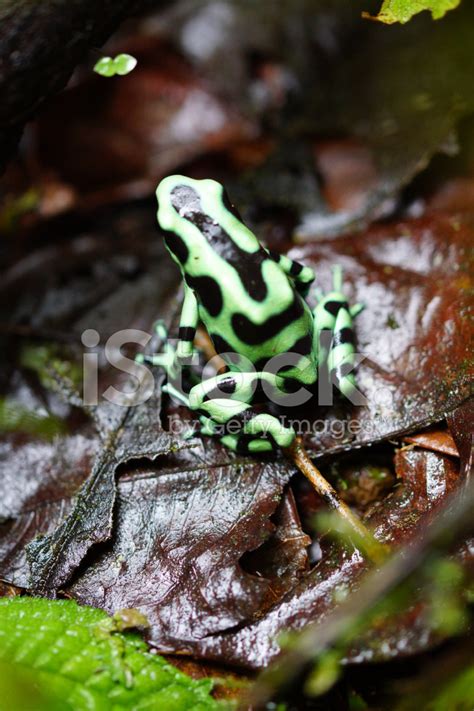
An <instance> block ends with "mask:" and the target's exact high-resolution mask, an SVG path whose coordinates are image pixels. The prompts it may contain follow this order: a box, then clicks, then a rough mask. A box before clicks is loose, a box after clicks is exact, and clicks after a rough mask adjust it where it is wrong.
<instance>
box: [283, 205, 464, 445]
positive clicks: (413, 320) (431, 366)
mask: <svg viewBox="0 0 474 711" xmlns="http://www.w3.org/2000/svg"><path fill="white" fill-rule="evenodd" d="M473 228H474V225H473V223H472V220H471V219H470V218H469V217H467V216H465V217H464V218H460V217H458V216H456V215H452V216H448V215H434V216H432V217H426V218H423V219H419V220H412V221H405V222H399V223H394V224H389V225H386V226H374V227H372V228H371V229H370V230H368V231H367V233H366V234H363V235H355V236H350V237H340V238H337V239H328V240H323V241H321V242H318V243H316V244H312V245H308V246H307V247H304V248H303V247H300V248H295V249H293V250H292V252H291V255H292V256H293V257H294V258H296V259H298V260H300V261H302V262H304V263H305V264H310V265H311V266H312V267H313V268H314V269H315V272H316V280H317V284H318V287H319V288H322V289H323V291H329V290H330V288H331V266H332V265H334V264H340V265H341V266H342V268H343V270H344V282H345V284H346V286H345V293H346V295H347V296H348V297H349V300H350V302H351V303H356V302H362V303H364V304H365V309H364V311H363V312H362V313H361V314H360V315H359V316H358V317H357V319H356V321H355V333H356V350H357V351H358V353H360V354H362V355H363V357H364V359H363V360H362V362H361V364H360V366H359V367H358V370H357V383H358V385H359V388H360V390H361V392H362V393H363V395H364V396H365V397H366V399H367V404H366V405H364V406H360V407H359V406H357V407H356V406H350V405H349V404H347V403H346V404H344V403H335V404H334V405H333V406H332V407H330V408H325V409H322V408H321V409H319V410H316V412H315V411H314V406H313V410H311V408H310V407H308V408H306V413H305V415H303V414H301V415H300V417H302V418H303V417H305V416H306V415H307V417H308V423H307V424H306V427H308V429H309V432H310V433H309V434H308V435H306V444H307V446H308V447H309V448H311V449H312V450H313V451H314V452H315V454H317V455H322V454H328V452H335V451H339V450H344V449H351V448H354V447H357V446H359V445H363V444H369V443H370V444H372V443H374V442H377V441H378V440H380V439H383V438H388V437H396V436H398V435H400V434H402V433H405V432H407V431H410V430H411V431H416V430H418V429H421V428H422V427H426V426H427V425H429V424H432V423H434V422H437V421H440V420H442V419H443V418H444V417H445V414H446V413H447V412H450V411H453V410H454V409H455V408H456V407H457V406H458V405H460V404H461V403H462V402H463V401H464V400H466V399H467V398H468V397H469V396H470V394H471V392H472V360H471V357H470V346H469V343H470V339H471V324H470V321H469V310H470V303H471V297H470V294H469V289H470V285H471V283H472V273H473V270H472V266H471V262H470V259H471V257H470V245H471V244H472V239H473ZM318 430H319V431H318Z"/></svg>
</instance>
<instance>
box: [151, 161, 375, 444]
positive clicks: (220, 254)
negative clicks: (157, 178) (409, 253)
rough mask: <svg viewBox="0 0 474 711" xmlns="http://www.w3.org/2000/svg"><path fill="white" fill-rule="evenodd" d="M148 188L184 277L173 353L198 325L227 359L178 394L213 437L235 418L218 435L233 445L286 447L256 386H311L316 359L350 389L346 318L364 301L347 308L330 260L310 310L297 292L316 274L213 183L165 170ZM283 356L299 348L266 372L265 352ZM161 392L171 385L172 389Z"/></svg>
mask: <svg viewBox="0 0 474 711" xmlns="http://www.w3.org/2000/svg"><path fill="white" fill-rule="evenodd" d="M156 194H157V198H158V205H159V209H158V222H159V224H160V227H161V228H162V230H163V231H164V233H165V238H164V239H165V244H166V247H167V249H168V251H169V253H170V255H171V257H172V258H173V260H174V261H175V262H176V263H177V265H178V266H179V268H180V270H181V274H182V277H183V282H184V302H183V306H182V311H181V318H180V325H179V342H178V347H177V349H176V351H173V354H172V355H173V357H174V358H176V359H178V360H179V359H184V358H186V357H188V356H190V355H191V354H192V352H193V341H194V337H195V333H196V328H197V326H198V324H199V323H200V322H201V323H202V324H203V325H204V326H205V328H206V330H207V332H208V334H209V337H210V338H211V340H212V343H213V345H214V348H215V350H216V353H218V354H220V355H223V358H224V360H225V362H226V364H227V366H228V372H226V373H222V374H219V375H217V376H215V377H212V378H210V379H208V380H205V381H203V382H201V383H198V384H197V385H195V386H194V387H193V388H192V389H191V390H190V392H189V395H188V396H187V397H185V398H184V399H183V397H181V400H182V401H184V402H185V403H186V404H187V405H188V406H189V407H190V408H191V409H192V410H195V411H197V412H198V413H199V415H200V421H201V425H202V429H201V432H202V433H203V434H210V435H212V434H218V431H219V430H220V429H222V425H225V424H226V423H228V422H229V421H230V420H231V419H233V418H237V419H238V420H239V421H240V422H241V429H240V431H239V433H238V434H235V433H225V434H224V435H223V436H221V441H222V442H223V444H224V445H226V446H227V447H229V448H230V449H232V450H234V451H244V452H265V451H270V450H272V449H273V448H274V447H275V445H278V446H281V447H287V446H289V445H290V444H291V442H292V440H293V438H294V437H295V431H294V429H293V428H291V427H285V426H284V425H283V424H282V423H281V421H280V420H279V419H278V418H277V417H275V416H273V415H271V414H267V413H262V412H259V411H257V410H256V409H255V408H254V407H253V406H252V401H253V398H254V393H255V391H256V390H257V391H258V390H259V388H258V387H257V386H258V385H262V384H263V382H265V383H266V384H267V386H268V387H270V388H272V387H274V388H275V389H276V390H277V391H278V392H280V393H281V392H288V393H291V392H292V391H294V390H295V388H296V389H297V388H300V387H301V386H305V387H308V388H309V389H311V386H314V385H315V383H316V380H317V376H318V364H319V362H320V360H321V359H326V362H327V366H328V368H329V370H330V371H333V372H334V373H335V374H336V377H337V381H338V387H339V389H340V390H341V392H342V393H343V394H345V395H349V394H350V393H351V391H352V390H353V388H354V386H355V381H354V376H353V375H352V373H350V372H348V370H351V369H352V365H353V356H354V337H353V330H352V319H353V318H354V316H356V315H357V314H358V313H359V312H360V311H361V310H362V308H363V307H362V306H361V305H355V306H352V307H351V308H349V306H348V304H347V301H346V299H345V297H344V295H343V294H342V272H341V269H340V268H338V267H335V268H334V274H333V291H331V292H330V293H329V294H327V295H325V296H323V295H320V298H319V301H318V304H317V306H316V307H315V308H314V309H313V310H311V309H310V307H309V306H308V304H307V303H306V301H305V298H304V297H305V296H306V294H307V293H308V291H309V287H310V286H311V284H312V282H313V280H314V273H313V270H312V269H310V268H309V267H306V266H303V265H302V264H299V263H298V262H295V261H293V260H291V259H289V258H288V257H286V256H283V255H279V254H276V253H274V252H271V251H269V250H267V249H266V248H265V247H263V246H262V245H261V244H260V242H259V241H258V239H257V238H256V236H255V235H254V234H253V233H252V232H251V231H250V230H249V229H248V228H247V227H246V226H245V225H244V224H243V222H242V221H241V219H240V217H239V215H238V213H237V212H236V210H235V208H234V207H233V206H232V204H231V203H230V201H229V199H228V197H227V195H226V193H225V191H224V189H223V186H222V185H220V184H219V183H217V182H216V181H214V180H193V179H191V178H187V177H184V176H181V175H172V176H169V177H167V178H165V179H164V180H162V181H161V183H160V184H159V186H158V188H157V191H156ZM323 329H328V330H330V331H331V332H332V334H333V335H332V341H331V346H330V348H329V349H326V351H325V352H322V350H321V348H320V334H321V331H322V330H323ZM166 350H167V356H165V357H164V356H163V354H161V355H160V354H156V355H154V356H148V357H145V356H142V357H141V358H140V360H142V362H143V361H146V362H150V363H152V364H153V365H166V362H168V364H169V355H170V346H169V345H168V346H167V349H166ZM287 353H292V354H297V355H296V356H294V358H295V361H296V362H293V363H292V364H291V365H289V366H288V365H286V367H282V368H281V369H280V370H278V372H276V373H274V372H270V371H269V370H265V366H266V364H267V363H268V361H269V360H270V359H272V358H273V357H274V356H279V355H282V354H287ZM229 354H230V355H229ZM167 358H168V361H167V360H166V359H167ZM249 362H250V364H251V365H252V366H253V368H254V370H252V368H250V369H249V367H248V364H249ZM347 364H349V365H350V367H349V368H347ZM246 368H247V371H246ZM249 370H250V371H251V372H249ZM168 390H169V392H172V391H173V389H172V386H171V387H170V386H168ZM260 392H261V389H260Z"/></svg>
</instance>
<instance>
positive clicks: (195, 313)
mask: <svg viewBox="0 0 474 711" xmlns="http://www.w3.org/2000/svg"><path fill="white" fill-rule="evenodd" d="M198 323H199V308H198V302H197V299H196V296H195V294H194V291H193V290H192V289H191V288H190V287H189V286H188V285H187V284H186V282H185V283H184V301H183V306H182V309H181V318H180V320H179V331H178V337H179V342H178V347H177V349H176V355H177V356H178V358H188V357H189V356H191V355H192V354H193V343H194V337H195V336H196V329H197V327H198Z"/></svg>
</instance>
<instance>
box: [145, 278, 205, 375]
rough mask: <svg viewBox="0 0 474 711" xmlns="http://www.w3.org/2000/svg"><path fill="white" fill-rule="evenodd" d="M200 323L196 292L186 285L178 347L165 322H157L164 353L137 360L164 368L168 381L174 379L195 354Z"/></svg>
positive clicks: (156, 328) (157, 331)
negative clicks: (194, 345)
mask: <svg viewBox="0 0 474 711" xmlns="http://www.w3.org/2000/svg"><path fill="white" fill-rule="evenodd" d="M198 323H199V309H198V303H197V300H196V297H195V295H194V292H193V291H192V289H190V288H189V286H188V285H187V284H186V283H185V285H184V300H183V306H182V308H181V316H180V320H179V331H178V336H179V340H178V345H177V346H176V347H175V346H173V345H172V344H171V343H170V342H169V340H168V330H167V328H166V326H165V325H164V323H163V321H157V322H156V324H155V331H156V333H157V335H158V336H159V338H160V340H161V341H162V342H163V343H164V347H163V351H162V352H161V353H153V354H151V355H145V354H143V353H139V354H138V355H137V356H136V360H137V361H138V362H139V363H148V364H149V365H152V366H154V367H161V368H164V369H165V370H166V373H167V376H168V379H169V380H171V379H173V378H174V377H175V376H176V374H177V372H178V371H179V368H180V364H181V363H182V362H183V361H186V360H187V359H189V358H190V357H191V356H192V354H193V343H194V337H195V335H196V328H197V326H198Z"/></svg>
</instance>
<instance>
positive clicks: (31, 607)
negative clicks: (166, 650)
mask: <svg viewBox="0 0 474 711" xmlns="http://www.w3.org/2000/svg"><path fill="white" fill-rule="evenodd" d="M116 617H117V616H115V617H114V618H110V617H109V616H108V615H107V614H106V613H105V612H103V611H102V610H97V609H95V608H92V607H80V606H79V605H77V604H76V603H75V602H73V601H72V600H59V601H57V600H56V601H51V600H46V599H43V598H26V597H25V598H19V597H16V598H9V599H7V598H3V599H0V711H16V710H17V709H18V711H19V710H20V709H25V708H30V709H32V708H34V709H35V711H43V710H44V711H46V709H48V711H53V710H54V711H55V710H56V709H58V710H59V709H61V711H68V710H69V709H71V710H73V711H83V710H84V711H86V710H87V711H106V710H107V711H120V710H121V709H133V711H145V710H146V711H153V710H154V709H166V711H187V710H188V709H189V710H191V709H192V711H214V710H216V709H218V708H221V706H220V704H218V703H217V702H216V701H215V700H214V699H213V698H212V697H211V696H210V695H209V692H210V690H211V687H212V681H211V680H210V679H201V680H199V681H196V680H194V679H191V678H190V677H188V676H186V675H185V674H183V673H182V672H180V671H179V670H178V669H176V668H175V667H173V666H172V665H170V664H168V663H167V662H166V660H165V659H163V658H162V657H159V656H157V655H154V654H150V653H149V652H148V651H147V647H146V644H145V643H144V642H143V640H142V639H141V638H140V637H139V636H138V635H137V634H131V633H125V634H124V633H121V632H116V631H115V630H116V629H119V628H123V624H124V623H123V620H124V619H125V620H127V616H125V617H124V618H122V617H119V619H117V620H116V619H115V618H116ZM128 619H130V613H129V615H128ZM131 619H132V620H133V619H135V618H134V617H133V615H132V617H131Z"/></svg>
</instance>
